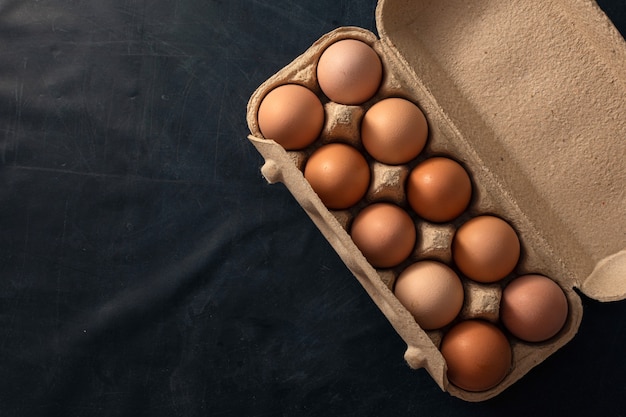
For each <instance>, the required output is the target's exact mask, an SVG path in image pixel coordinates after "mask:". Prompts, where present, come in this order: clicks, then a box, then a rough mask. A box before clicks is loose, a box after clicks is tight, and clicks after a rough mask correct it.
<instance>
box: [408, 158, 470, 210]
mask: <svg viewBox="0 0 626 417" xmlns="http://www.w3.org/2000/svg"><path fill="white" fill-rule="evenodd" d="M406 191H407V199H408V201H409V205H410V206H411V208H412V209H413V210H415V212H416V213H417V214H418V215H420V216H421V217H423V218H424V219H426V220H429V221H431V222H447V221H450V220H452V219H454V218H456V217H457V216H459V215H460V214H461V213H463V211H464V210H465V209H466V208H467V206H468V205H469V202H470V199H471V198H472V182H471V181H470V177H469V175H468V174H467V171H465V169H464V168H463V167H462V166H461V165H460V164H459V163H458V162H456V161H453V160H452V159H449V158H442V157H435V158H428V159H426V160H425V161H423V162H421V163H420V164H419V165H417V166H416V167H415V168H413V170H412V171H411V174H410V175H409V179H408V181H407V186H406Z"/></svg>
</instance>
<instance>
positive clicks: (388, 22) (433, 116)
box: [247, 0, 626, 401]
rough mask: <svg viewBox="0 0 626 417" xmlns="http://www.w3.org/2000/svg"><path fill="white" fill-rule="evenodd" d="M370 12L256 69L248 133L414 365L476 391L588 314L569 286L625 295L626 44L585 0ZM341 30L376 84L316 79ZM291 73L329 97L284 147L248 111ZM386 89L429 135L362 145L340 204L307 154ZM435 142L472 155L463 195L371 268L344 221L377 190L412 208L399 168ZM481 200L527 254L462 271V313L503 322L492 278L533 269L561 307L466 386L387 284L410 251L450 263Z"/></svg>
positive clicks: (465, 159) (445, 150) (291, 79)
mask: <svg viewBox="0 0 626 417" xmlns="http://www.w3.org/2000/svg"><path fill="white" fill-rule="evenodd" d="M468 3H469V4H468ZM376 19H377V28H378V32H379V37H378V36H376V35H375V34H373V33H371V32H369V31H366V30H363V29H360V28H355V27H343V28H339V29H337V30H335V31H333V32H331V33H328V34H327V35H325V36H323V37H321V38H320V39H319V40H318V41H317V42H315V43H314V44H313V45H312V46H311V47H310V48H309V49H308V50H307V51H305V52H304V53H303V54H302V55H301V56H299V57H297V58H296V59H295V60H294V61H293V62H292V63H290V64H289V65H287V66H286V67H285V68H283V69H282V70H280V71H279V72H278V73H276V74H275V75H274V76H272V77H271V78H269V79H268V80H267V81H266V82H265V83H263V84H262V85H261V86H260V87H259V88H258V89H257V90H256V91H255V92H254V94H253V95H252V97H251V99H250V102H249V104H248V113H247V121H248V125H249V128H250V131H251V135H250V136H249V139H250V141H251V142H252V144H254V146H255V147H256V148H257V149H258V151H259V152H260V153H261V154H262V155H263V157H264V159H265V164H264V165H263V167H262V173H263V175H264V176H265V178H266V179H267V180H268V182H270V183H275V182H282V183H284V184H285V185H286V187H287V188H288V189H289V191H290V192H291V193H292V194H293V196H294V197H295V198H296V200H297V201H298V202H299V204H300V205H301V206H302V207H303V209H304V210H305V211H306V212H307V214H308V215H309V216H310V218H311V219H312V220H313V222H314V223H315V224H316V225H317V227H318V228H319V230H320V231H321V232H322V233H323V235H324V236H325V237H326V239H327V240H328V242H329V243H330V244H331V245H332V246H333V248H334V249H335V250H336V251H337V253H338V254H339V256H340V257H341V258H342V260H343V261H344V262H345V264H346V265H347V267H348V268H349V269H350V270H351V271H352V273H353V274H354V276H355V277H356V278H357V279H358V281H359V282H360V283H361V285H362V286H363V288H364V289H365V290H366V291H367V293H368V294H369V296H370V297H371V298H372V300H373V301H374V303H376V305H377V306H378V307H379V309H380V310H381V312H382V313H383V314H384V315H385V316H386V317H387V318H388V320H389V322H390V323H391V325H392V326H393V327H394V329H395V330H396V331H397V332H398V334H399V335H400V336H401V337H402V338H403V340H404V341H405V342H406V344H407V349H406V352H405V353H404V358H405V360H406V362H407V363H408V365H409V366H410V367H412V368H416V369H417V368H424V369H425V370H426V371H427V372H428V373H429V374H430V375H431V376H432V378H433V379H434V381H435V382H436V383H437V384H438V385H439V387H441V389H442V390H445V391H448V392H449V393H450V394H452V395H454V396H457V397H459V398H462V399H465V400H468V401H481V400H485V399H488V398H491V397H493V396H495V395H497V394H498V393H500V392H502V391H503V390H504V389H506V388H507V387H508V386H510V385H511V384H513V383H514V382H515V381H517V380H518V379H519V378H521V377H522V376H523V375H524V374H526V373H527V372H528V371H529V370H530V369H532V368H533V367H534V366H536V365H538V364H539V363H541V362H542V361H543V360H545V359H546V358H548V357H549V356H550V355H551V354H552V353H553V352H555V351H556V350H558V349H559V348H560V347H562V346H563V345H565V344H566V343H567V342H568V341H569V340H571V339H572V338H573V337H574V335H575V334H576V332H577V329H578V327H579V324H580V321H581V318H582V303H581V300H580V297H579V296H578V294H577V293H576V291H575V290H574V288H577V289H579V290H580V291H582V292H583V293H585V294H586V295H588V296H590V297H592V298H594V299H598V300H601V301H613V300H620V299H623V298H625V297H626V250H625V248H626V215H625V214H626V196H625V192H626V191H625V189H626V117H625V115H626V44H625V42H624V40H623V38H622V37H621V36H620V35H619V33H618V32H617V31H616V30H615V28H614V27H613V26H612V25H611V23H610V21H609V20H608V19H607V18H606V16H605V15H604V14H603V13H602V12H601V11H600V10H599V8H598V7H597V5H596V4H595V3H594V2H592V1H588V0H574V1H572V0H568V1H565V0H563V1H559V0H551V1H545V0H544V1H539V0H532V1H530V2H523V3H517V2H516V3H508V2H507V3H503V2H498V1H496V0H481V1H477V2H463V1H460V0H454V1H447V2H443V3H441V2H428V1H411V2H409V1H406V0H381V1H379V3H378V7H377V10H376ZM340 39H358V40H361V41H363V42H366V43H367V44H369V45H370V46H372V48H373V49H374V50H375V51H376V52H377V53H378V55H379V56H380V58H381V60H382V62H383V72H384V75H383V81H382V84H381V86H380V89H379V91H378V93H377V94H376V95H375V96H374V97H373V98H372V99H370V100H369V101H367V102H366V103H364V104H363V105H360V106H346V105H341V104H337V103H334V102H332V101H330V100H329V99H328V98H326V97H325V96H324V95H323V93H322V91H321V90H320V88H319V86H318V84H317V80H316V65H317V61H318V60H319V57H320V55H321V54H322V52H323V51H324V50H325V48H326V47H328V46H329V45H331V44H332V43H334V42H336V41H338V40H340ZM287 83H296V84H300V85H304V86H306V87H308V88H309V89H311V90H312V91H313V92H315V93H316V94H317V95H318V97H319V98H320V100H321V101H322V103H323V104H324V110H325V116H326V120H325V125H324V128H323V131H322V133H321V135H320V137H319V138H318V140H317V141H316V142H315V143H314V144H313V145H311V146H309V147H308V148H306V149H303V150H300V151H285V150H284V149H283V148H282V147H281V146H280V145H278V144H277V143H276V142H274V141H273V140H272V139H271V138H263V136H262V134H261V132H260V130H259V126H258V122H257V118H256V114H257V111H258V107H259V105H260V102H261V100H262V99H263V97H264V96H265V95H266V94H267V93H268V92H269V91H271V90H272V89H274V88H276V87H278V86H280V85H283V84H287ZM387 97H403V98H406V99H408V100H410V101H412V102H414V103H416V104H417V105H418V106H419V107H420V108H421V109H422V111H423V112H424V114H425V115H426V118H427V120H428V124H429V136H428V142H427V145H426V147H425V149H424V150H423V151H422V153H421V154H420V155H419V156H418V157H417V158H416V159H415V160H413V161H411V162H409V163H407V164H405V165H400V166H389V165H385V164H383V163H380V162H376V161H372V162H371V164H370V168H371V172H372V178H371V183H370V188H369V190H368V192H367V195H366V196H365V197H364V198H363V200H362V201H360V202H359V203H357V205H355V206H354V207H351V208H350V209H347V210H341V211H331V210H328V209H327V208H326V207H325V206H324V204H323V203H322V202H321V200H320V199H319V198H318V196H317V195H316V194H315V192H314V191H313V190H312V188H311V187H310V185H309V184H308V182H307V181H306V179H305V178H304V176H303V173H302V170H303V167H304V165H305V163H306V160H307V158H308V156H309V155H310V154H311V153H312V151H313V150H314V149H316V148H317V147H319V146H320V145H321V144H325V143H330V142H334V141H338V140H341V141H344V142H345V141H348V142H349V143H351V144H352V145H354V146H355V147H357V148H359V149H361V150H362V149H363V148H362V146H361V145H360V133H359V127H360V121H361V119H362V117H363V115H364V114H365V112H366V111H367V109H368V108H369V107H371V106H372V105H373V104H374V103H376V102H378V101H380V100H382V99H384V98H387ZM435 155H444V156H448V157H451V158H452V159H455V160H456V161H458V162H460V163H461V164H462V165H463V166H464V167H465V168H466V170H467V171H468V173H469V174H470V177H471V179H472V186H473V196H472V202H471V204H470V207H469V208H468V209H467V210H466V211H465V213H463V214H462V215H461V216H460V217H458V218H457V219H455V220H453V221H452V222H449V223H444V224H434V223H429V222H427V221H425V220H422V219H420V218H419V217H417V216H416V215H415V214H414V213H413V214H412V215H413V218H414V219H415V223H416V228H417V231H418V238H417V244H416V247H415V250H414V252H413V254H412V256H411V258H410V259H409V260H407V261H406V262H405V263H403V264H401V265H400V266H398V267H396V268H392V269H387V270H377V269H375V268H374V267H372V266H371V265H370V264H369V263H368V262H367V260H366V259H365V257H364V256H363V255H362V254H361V252H360V251H359V249H358V248H357V247H356V246H355V245H354V243H353V242H352V239H351V238H350V235H349V225H350V221H351V220H352V219H353V218H354V216H355V214H356V213H358V211H359V210H360V209H362V208H363V207H364V206H366V205H367V204H371V203H373V202H376V201H392V202H394V203H396V204H398V205H400V206H402V207H404V208H407V202H406V195H405V192H404V183H405V181H406V178H407V177H408V173H409V172H410V169H411V168H412V167H413V166H415V165H416V164H417V163H418V162H420V161H422V160H423V159H425V158H428V157H431V156H435ZM482 214H493V215H497V216H499V217H501V218H503V219H505V220H506V221H507V222H509V224H511V225H512V226H513V227H514V229H515V230H516V232H517V234H518V236H519V238H520V242H521V247H522V255H521V258H520V261H519V263H518V265H517V267H516V269H515V270H514V271H513V273H512V274H511V275H510V276H509V277H507V278H505V279H504V280H502V281H500V282H498V283H494V284H489V285H486V284H480V283H476V282H473V281H471V280H469V279H466V278H463V283H464V291H465V301H464V306H463V309H462V311H461V313H460V315H459V317H458V320H463V319H469V318H480V319H484V320H488V321H492V322H495V323H497V322H498V319H499V316H498V310H499V303H500V297H501V292H502V288H503V287H504V286H505V285H506V283H507V282H508V280H510V279H512V278H514V277H516V276H520V275H523V274H527V273H539V274H542V275H545V276H548V277H550V278H551V279H553V280H554V281H556V282H557V283H558V284H559V285H560V287H561V288H562V289H563V291H564V293H565V295H566V298H567V301H568V305H569V313H568V314H569V315H568V319H567V321H566V323H565V326H564V327H563V328H562V329H561V331H560V332H559V333H558V334H557V335H556V336H554V337H553V338H551V339H549V340H548V341H546V342H542V343H527V342H523V341H521V340H518V339H516V338H514V337H511V336H510V335H509V341H510V343H511V347H512V352H513V363H512V367H511V369H510V371H509V373H508V375H507V376H506V378H505V379H504V380H503V381H502V382H501V383H500V384H498V385H497V386H495V387H494V388H492V389H489V390H487V391H482V392H469V391H465V390H462V389H460V388H458V387H456V386H454V385H453V384H451V383H449V381H448V379H447V376H446V369H447V368H446V363H445V360H444V359H443V357H442V355H441V353H440V351H439V343H440V341H441V337H442V334H443V332H444V331H445V329H444V330H436V331H424V330H422V329H421V328H420V327H419V326H418V325H417V323H416V322H415V320H414V318H413V317H412V316H411V314H410V313H409V312H408V311H407V310H406V309H405V308H404V307H403V306H402V305H401V304H400V302H399V301H398V300H397V299H396V297H395V296H394V295H393V292H392V288H393V282H394V280H395V278H396V277H397V275H398V273H399V272H400V271H401V270H402V268H404V267H406V266H407V265H408V264H410V263H411V262H414V261H416V260H420V259H436V260H439V261H441V262H444V263H446V264H449V265H451V264H452V256H451V249H450V248H451V241H452V238H453V236H454V232H455V230H456V229H457V228H458V227H459V226H460V225H461V224H463V223H464V222H465V221H467V220H468V219H470V218H472V217H474V216H478V215H482Z"/></svg>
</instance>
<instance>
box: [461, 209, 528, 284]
mask: <svg viewBox="0 0 626 417" xmlns="http://www.w3.org/2000/svg"><path fill="white" fill-rule="evenodd" d="M519 256H520V242H519V239H518V237H517V234H516V233H515V230H513V228H512V227H511V226H510V225H509V224H508V223H507V222H505V221H504V220H502V219H500V218H498V217H495V216H478V217H474V218H473V219H471V220H469V221H468V222H466V223H465V224H463V225H462V226H461V227H459V229H458V230H457V231H456V233H455V235H454V238H453V239H452V257H453V259H454V262H455V264H456V266H457V267H458V268H459V269H460V270H461V272H462V273H463V274H465V275H466V276H467V277H468V278H471V279H473V280H474V281H478V282H483V283H490V282H495V281H498V280H500V279H502V278H504V277H505V276H506V275H508V274H509V273H511V272H512V271H513V269H514V268H515V265H516V264H517V261H518V260H519Z"/></svg>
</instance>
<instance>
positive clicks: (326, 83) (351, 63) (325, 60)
mask: <svg viewBox="0 0 626 417" xmlns="http://www.w3.org/2000/svg"><path fill="white" fill-rule="evenodd" d="M382 74H383V65H382V63H381V61H380V58H379V57H378V54H377V53H376V51H374V50H373V49H372V48H371V47H370V46H369V45H368V44H366V43H365V42H361V41H358V40H356V39H343V40H340V41H337V42H335V43H333V44H332V45H330V46H329V47H328V48H326V50H324V52H323V53H322V55H321V56H320V59H319V62H318V64H317V81H318V83H319V85H320V88H321V89H322V91H323V92H324V94H326V96H327V97H328V98H329V99H331V100H332V101H334V102H336V103H339V104H348V105H355V104H361V103H364V102H366V101H367V100H369V99H370V98H372V96H374V94H376V91H377V90H378V86H379V85H380V82H381V80H382Z"/></svg>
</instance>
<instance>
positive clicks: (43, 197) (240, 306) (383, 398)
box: [0, 0, 626, 417]
mask: <svg viewBox="0 0 626 417" xmlns="http://www.w3.org/2000/svg"><path fill="white" fill-rule="evenodd" d="M600 4H601V5H602V7H603V8H604V9H605V11H607V13H608V14H609V17H611V18H612V19H613V21H614V22H615V24H616V25H617V26H618V28H619V29H620V31H621V32H622V33H626V4H625V2H624V0H602V1H601V3H600ZM374 8H375V1H373V0H368V1H364V0H359V1H356V0H318V1H315V2H311V1H308V0H299V1H291V0H290V1H287V0H277V1H273V0H257V1H249V0H248V1H245V0H223V1H208V0H179V1H165V0H153V1H147V0H142V1H140V0H124V1H122V0H119V1H118V0H101V1H80V0H66V1H60V0H48V1H45V0H15V1H0V226H1V230H0V375H1V378H0V416H7V417H17V416H20V417H22V416H27V417H28V416H68V417H71V416H169V417H172V416H186V417H187V416H233V417H235V416H322V415H331V416H334V415H337V416H352V415H354V416H387V415H402V416H419V415H427V416H465V415H468V416H469V415H481V416H502V415H509V416H512V415H520V416H522V415H523V416H529V415H533V416H540V415H541V416H543V415H546V416H548V415H576V416H578V415H592V414H593V415H602V416H624V415H626V360H625V359H624V351H625V348H626V302H622V303H612V304H600V303H597V302H593V301H591V300H589V299H586V298H583V302H584V304H585V316H584V319H583V323H582V326H581V328H580V331H579V334H578V335H577V336H576V338H575V339H574V340H573V341H572V342H570V343H569V344H568V345H566V346H565V347H564V348H563V349H561V350H560V351H559V352H557V353H556V354H555V355H553V356H551V357H550V358H549V359H548V360H547V361H546V362H544V363H543V364H541V365H540V366H539V367H537V368H535V369H534V370H533V371H532V372H531V373H529V374H528V375H527V376H526V377H524V378H523V379H522V380H521V381H519V382H518V383H516V384H515V385H514V386H513V387H511V388H510V389H508V390H507V391H505V392H504V393H503V394H501V395H500V396H498V397H497V398H495V399H493V400H490V401H487V402H485V403H480V404H469V403H465V402H463V401H460V400H457V399H455V398H453V397H450V396H449V395H448V394H446V393H443V392H441V391H440V390H439V388H437V387H436V385H435V384H434V383H433V382H432V381H431V379H430V378H429V377H428V376H427V374H426V373H425V372H423V371H411V370H410V369H409V368H408V367H407V366H406V365H405V363H404V361H403V358H402V355H403V353H404V348H405V345H404V344H403V343H402V341H401V339H400V338H399V337H398V336H397V335H396V334H395V333H394V331H393V329H392V328H391V326H390V325H389V324H388V323H387V322H386V320H385V319H384V317H383V315H382V314H381V313H380V312H379V311H378V310H377V309H376V307H375V306H374V304H373V303H372V302H371V301H370V299H369V298H368V297H367V295H366V294H365V292H364V291H363V290H362V289H361V288H360V287H359V285H358V284H357V281H356V280H355V279H354V278H353V277H352V276H351V275H350V273H349V271H348V270H347V269H346V268H345V266H343V264H342V263H341V261H340V260H339V258H338V256H337V255H336V254H335V253H334V252H333V251H332V249H331V248H330V246H329V245H328V244H327V243H326V242H325V240H324V239H323V238H322V236H321V235H320V234H319V233H318V231H317V230H316V229H315V227H314V226H313V225H312V223H311V222H310V221H309V220H308V218H307V217H306V216H305V214H304V212H303V211H302V210H301V209H300V208H299V207H298V205H297V204H296V203H295V201H294V200H293V199H292V198H291V196H290V195H289V193H288V192H287V191H286V190H285V189H284V187H282V186H281V185H272V186H270V185H267V184H266V183H265V181H264V180H263V179H262V177H261V175H260V172H259V167H260V165H261V164H262V159H261V157H260V156H259V155H258V154H257V153H256V151H255V150H254V149H253V147H252V146H251V145H250V144H249V143H248V142H247V140H246V135H247V133H248V129H247V126H246V124H245V110H246V103H247V100H248V98H249V96H250V94H251V93H252V92H253V91H254V89H255V88H256V87H257V86H258V85H259V84H260V83H261V82H263V81H264V80H265V79H267V78H268V77H269V76H271V75H272V74H273V73H275V72H276V71H277V70H279V69H280V68H282V67H283V66H284V65H285V64H287V63H288V62H289V61H291V60H292V59H293V58H295V57H296V56H297V55H298V54H300V53H301V52H303V51H304V50H305V49H306V48H307V47H308V46H310V44H311V43H313V42H314V41H315V40H316V39H318V38H319V37H320V36H321V35H323V34H324V33H326V32H328V31H330V30H332V29H334V28H336V27H338V26H345V25H356V26H361V27H364V28H367V29H370V30H374ZM625 117H626V116H625ZM592 410H595V411H593V412H592Z"/></svg>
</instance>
